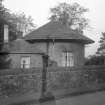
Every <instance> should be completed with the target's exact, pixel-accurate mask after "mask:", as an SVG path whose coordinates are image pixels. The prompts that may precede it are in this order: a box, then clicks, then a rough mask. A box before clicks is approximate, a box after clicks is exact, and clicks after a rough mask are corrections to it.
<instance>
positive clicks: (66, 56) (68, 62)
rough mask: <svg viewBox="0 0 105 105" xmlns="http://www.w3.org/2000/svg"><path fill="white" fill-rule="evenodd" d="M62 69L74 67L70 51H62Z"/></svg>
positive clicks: (72, 55) (72, 54)
mask: <svg viewBox="0 0 105 105" xmlns="http://www.w3.org/2000/svg"><path fill="white" fill-rule="evenodd" d="M62 56H63V59H62V60H63V62H62V66H63V67H74V53H73V52H71V51H64V52H63V54H62Z"/></svg>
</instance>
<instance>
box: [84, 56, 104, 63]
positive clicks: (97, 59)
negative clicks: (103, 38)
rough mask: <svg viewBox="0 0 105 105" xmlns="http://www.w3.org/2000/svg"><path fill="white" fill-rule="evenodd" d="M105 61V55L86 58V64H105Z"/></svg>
mask: <svg viewBox="0 0 105 105" xmlns="http://www.w3.org/2000/svg"><path fill="white" fill-rule="evenodd" d="M104 63H105V56H103V55H100V56H97V55H93V56H91V57H90V58H89V59H87V60H86V62H85V65H104Z"/></svg>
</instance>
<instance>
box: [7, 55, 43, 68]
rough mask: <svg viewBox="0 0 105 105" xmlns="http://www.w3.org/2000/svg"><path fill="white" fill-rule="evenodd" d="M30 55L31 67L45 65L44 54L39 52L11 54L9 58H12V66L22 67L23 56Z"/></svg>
mask: <svg viewBox="0 0 105 105" xmlns="http://www.w3.org/2000/svg"><path fill="white" fill-rule="evenodd" d="M24 56H30V57H31V58H30V67H31V68H34V67H43V63H42V62H43V61H42V56H41V55H37V54H10V56H9V59H11V65H10V68H20V67H21V57H24Z"/></svg>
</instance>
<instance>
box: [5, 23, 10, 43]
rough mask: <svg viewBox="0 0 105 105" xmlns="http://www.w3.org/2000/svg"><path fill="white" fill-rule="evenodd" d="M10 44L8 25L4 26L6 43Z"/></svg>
mask: <svg viewBox="0 0 105 105" xmlns="http://www.w3.org/2000/svg"><path fill="white" fill-rule="evenodd" d="M8 42H9V30H8V25H7V24H5V25H4V43H8Z"/></svg>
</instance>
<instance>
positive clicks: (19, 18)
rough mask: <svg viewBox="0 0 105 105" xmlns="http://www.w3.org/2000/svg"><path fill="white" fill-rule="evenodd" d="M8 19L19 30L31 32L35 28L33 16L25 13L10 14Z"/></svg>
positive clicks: (25, 32)
mask: <svg viewBox="0 0 105 105" xmlns="http://www.w3.org/2000/svg"><path fill="white" fill-rule="evenodd" d="M8 21H9V22H10V23H11V24H12V26H13V27H14V28H15V29H13V30H16V31H17V32H23V33H24V34H27V33H29V32H30V31H32V30H33V29H35V24H34V23H33V19H32V17H31V16H28V17H27V16H26V15H25V14H24V13H19V14H17V13H16V14H15V13H13V14H10V15H9V16H8Z"/></svg>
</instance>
